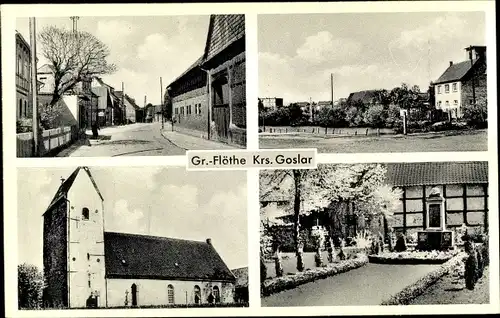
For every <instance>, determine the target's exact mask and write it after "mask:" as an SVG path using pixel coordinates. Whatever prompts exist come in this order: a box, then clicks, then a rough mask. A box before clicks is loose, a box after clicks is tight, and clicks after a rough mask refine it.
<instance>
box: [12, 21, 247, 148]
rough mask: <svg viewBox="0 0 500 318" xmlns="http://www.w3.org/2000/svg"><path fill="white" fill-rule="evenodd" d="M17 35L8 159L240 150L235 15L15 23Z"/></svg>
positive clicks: (239, 28)
mask: <svg viewBox="0 0 500 318" xmlns="http://www.w3.org/2000/svg"><path fill="white" fill-rule="evenodd" d="M16 29H17V30H16V37H15V38H16V57H15V59H16V124H17V125H16V127H17V128H16V130H17V131H16V133H17V136H16V140H17V157H68V156H74V157H111V156H128V155H133V156H141V155H142V156H156V155H163V156H165V155H184V154H185V152H186V150H210V149H238V148H245V147H246V92H245V73H246V72H245V16H244V15H242V14H241V15H206V16H140V17H128V16H117V17H88V16H85V17H78V16H71V17H70V16H68V17H58V18H29V19H28V18H17V19H16ZM33 74H35V75H33ZM34 106H35V107H34Z"/></svg>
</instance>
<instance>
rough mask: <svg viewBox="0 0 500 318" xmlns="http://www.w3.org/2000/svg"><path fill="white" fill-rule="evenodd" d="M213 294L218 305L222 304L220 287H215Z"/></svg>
mask: <svg viewBox="0 0 500 318" xmlns="http://www.w3.org/2000/svg"><path fill="white" fill-rule="evenodd" d="M213 293H214V300H215V302H216V303H220V293H219V287H218V286H214V288H213Z"/></svg>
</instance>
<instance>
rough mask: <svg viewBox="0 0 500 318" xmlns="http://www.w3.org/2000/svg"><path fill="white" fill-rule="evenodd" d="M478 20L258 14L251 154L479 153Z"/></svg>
mask: <svg viewBox="0 0 500 318" xmlns="http://www.w3.org/2000/svg"><path fill="white" fill-rule="evenodd" d="M485 31H486V27H485V14H484V12H480V11H478V12H467V11H465V12H390V13H338V14H280V15H271V14H261V15H259V16H258V50H259V53H258V54H259V58H258V59H259V92H258V94H259V99H258V109H259V144H260V148H272V149H274V148H317V149H318V152H319V153H371V152H442V151H487V148H488V140H487V135H488V131H487V127H488V116H487V104H488V103H487V101H488V98H487V83H486V73H487V72H486V65H487V63H486V47H487V43H486V33H485Z"/></svg>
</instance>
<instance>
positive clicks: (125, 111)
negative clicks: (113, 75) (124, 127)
mask: <svg viewBox="0 0 500 318" xmlns="http://www.w3.org/2000/svg"><path fill="white" fill-rule="evenodd" d="M122 107H123V116H122V118H123V124H126V123H127V108H126V107H125V84H123V82H122Z"/></svg>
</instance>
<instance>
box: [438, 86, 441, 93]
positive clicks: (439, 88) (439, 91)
mask: <svg viewBox="0 0 500 318" xmlns="http://www.w3.org/2000/svg"><path fill="white" fill-rule="evenodd" d="M438 94H441V85H438Z"/></svg>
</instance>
